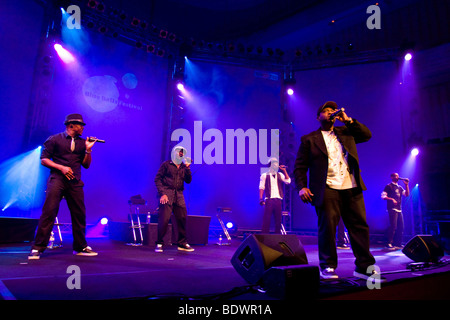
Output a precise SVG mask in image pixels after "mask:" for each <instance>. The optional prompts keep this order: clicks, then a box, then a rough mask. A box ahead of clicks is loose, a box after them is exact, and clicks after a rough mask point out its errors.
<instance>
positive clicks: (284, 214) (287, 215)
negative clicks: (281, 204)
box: [281, 211, 291, 234]
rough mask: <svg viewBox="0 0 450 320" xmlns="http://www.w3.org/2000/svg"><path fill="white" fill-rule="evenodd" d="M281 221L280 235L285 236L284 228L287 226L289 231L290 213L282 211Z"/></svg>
mask: <svg viewBox="0 0 450 320" xmlns="http://www.w3.org/2000/svg"><path fill="white" fill-rule="evenodd" d="M281 219H282V222H281V234H287V231H286V228H285V227H284V226H285V225H286V224H287V225H288V230H289V231H291V213H290V212H289V211H282V212H281Z"/></svg>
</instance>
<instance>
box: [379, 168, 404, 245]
mask: <svg viewBox="0 0 450 320" xmlns="http://www.w3.org/2000/svg"><path fill="white" fill-rule="evenodd" d="M399 180H402V181H403V183H404V184H405V189H403V187H402V186H400V185H399V184H398V181H399ZM391 181H392V182H391V183H389V184H387V185H386V187H384V190H383V192H382V193H381V199H383V200H386V201H387V212H388V214H389V228H388V233H387V244H386V249H388V250H397V249H401V248H403V246H402V240H403V214H402V196H405V197H408V196H409V179H408V178H400V176H399V175H398V173H395V172H394V173H391Z"/></svg>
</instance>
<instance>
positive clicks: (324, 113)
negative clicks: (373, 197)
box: [294, 101, 383, 282]
mask: <svg viewBox="0 0 450 320" xmlns="http://www.w3.org/2000/svg"><path fill="white" fill-rule="evenodd" d="M336 119H338V120H339V121H341V122H343V123H344V124H345V126H334V124H335V121H336ZM317 120H318V121H319V123H320V128H319V129H318V130H316V131H313V132H311V133H309V134H307V135H304V136H302V137H301V144H300V148H299V150H298V153H297V158H296V161H295V166H294V178H295V183H296V186H297V189H298V190H299V196H300V198H301V200H302V201H303V202H305V203H311V204H312V205H313V206H314V207H315V210H316V213H317V217H318V242H319V264H320V269H321V272H320V275H321V277H322V278H323V279H334V278H338V275H337V274H336V272H335V270H336V268H337V266H338V261H337V260H338V259H337V258H338V257H337V252H336V239H335V236H336V227H337V225H338V223H339V219H340V217H342V220H343V221H344V224H345V226H346V227H347V231H348V234H349V237H350V243H351V248H352V250H353V254H354V256H355V258H356V259H355V265H356V268H355V271H354V273H353V275H354V276H356V277H359V278H362V279H368V278H369V277H371V276H373V275H374V273H376V271H374V272H368V271H370V269H368V267H369V266H371V265H373V264H374V263H375V259H374V257H373V255H372V254H371V252H370V248H369V244H370V243H369V227H368V225H367V222H366V209H365V204H364V198H363V192H362V191H363V190H366V187H365V185H364V182H363V180H362V178H361V174H360V168H359V158H358V153H357V149H356V144H357V143H361V142H366V141H368V140H369V139H370V138H371V137H372V134H371V132H370V130H369V129H368V128H367V127H366V126H365V125H363V124H362V123H360V122H358V121H357V120H355V119H352V118H350V117H349V116H348V115H347V114H346V113H345V112H344V110H343V109H340V110H338V106H337V104H336V102H334V101H328V102H326V103H324V104H323V105H322V106H320V107H319V109H318V111H317ZM308 171H309V184H308V176H307V173H308ZM373 278H374V279H375V280H376V281H378V282H382V281H383V278H382V277H381V276H379V275H377V276H376V277H373Z"/></svg>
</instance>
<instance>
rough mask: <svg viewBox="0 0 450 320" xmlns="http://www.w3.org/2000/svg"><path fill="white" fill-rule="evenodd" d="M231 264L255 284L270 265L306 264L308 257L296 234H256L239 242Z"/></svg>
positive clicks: (249, 281) (243, 276)
mask: <svg viewBox="0 0 450 320" xmlns="http://www.w3.org/2000/svg"><path fill="white" fill-rule="evenodd" d="M231 264H232V265H233V267H234V268H235V269H236V271H237V272H238V273H239V274H240V276H241V277H242V278H244V279H245V280H246V281H247V282H248V283H250V284H257V283H260V281H261V280H262V277H263V275H264V272H265V271H266V270H267V269H269V268H271V267H275V266H292V265H303V264H308V259H307V257H306V254H305V250H304V249H303V246H302V244H301V242H300V240H299V239H298V237H297V236H296V235H281V234H256V235H251V236H249V237H247V238H246V239H245V240H244V241H243V242H242V243H241V245H240V246H239V247H238V249H237V250H236V252H235V253H234V255H233V257H232V258H231Z"/></svg>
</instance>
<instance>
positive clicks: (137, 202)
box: [127, 195, 147, 247]
mask: <svg viewBox="0 0 450 320" xmlns="http://www.w3.org/2000/svg"><path fill="white" fill-rule="evenodd" d="M128 204H129V206H130V212H129V217H130V223H131V226H130V228H131V230H132V232H133V242H132V243H127V245H129V246H135V247H137V246H142V244H143V242H144V237H143V235H142V229H143V228H144V227H143V226H142V224H141V219H140V218H139V209H140V206H141V205H146V204H147V201H145V200H144V199H142V197H141V196H140V195H138V196H133V197H131V198H130V200H128ZM133 216H135V217H136V222H135V221H134V219H133ZM136 229H137V230H138V231H139V233H138V235H139V239H138V236H137V235H136Z"/></svg>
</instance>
